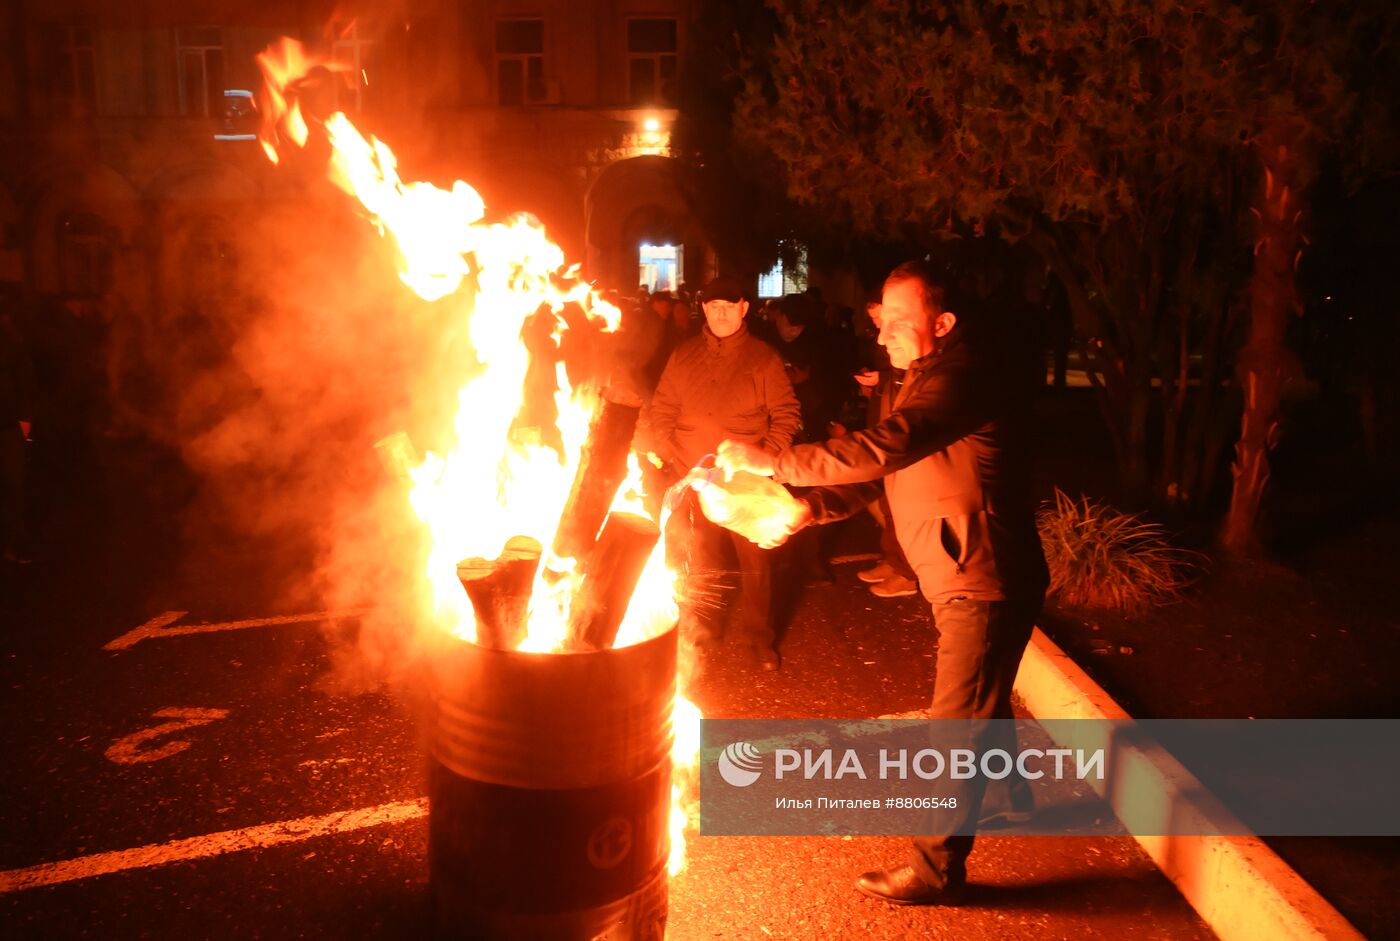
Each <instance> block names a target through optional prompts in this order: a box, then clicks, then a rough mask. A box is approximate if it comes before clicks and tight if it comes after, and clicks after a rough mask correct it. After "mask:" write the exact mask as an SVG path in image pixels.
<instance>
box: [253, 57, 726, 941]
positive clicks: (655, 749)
mask: <svg viewBox="0 0 1400 941" xmlns="http://www.w3.org/2000/svg"><path fill="white" fill-rule="evenodd" d="M259 64H260V66H261V67H262V70H263V74H264V77H265V78H266V84H267V88H266V90H265V93H264V95H263V96H262V98H261V100H260V102H259V104H260V110H261V112H262V114H263V118H264V127H263V134H262V141H263V146H264V149H265V150H266V152H267V153H268V156H269V157H270V158H271V159H272V160H273V161H274V162H280V161H281V160H282V159H283V156H284V154H285V153H286V152H288V150H289V148H304V147H305V146H306V144H307V141H308V139H309V138H310V137H311V136H313V135H317V136H320V137H324V140H325V142H326V143H327V144H328V145H329V149H328V151H329V154H330V158H329V164H328V167H327V170H328V174H329V176H330V179H331V180H332V181H333V182H334V183H335V184H336V185H337V186H339V187H340V188H341V189H343V190H344V191H345V192H347V193H349V194H350V195H352V196H354V197H356V198H357V199H358V200H359V201H360V203H361V204H362V205H363V207H364V209H365V211H366V214H367V216H368V217H369V220H370V221H371V222H372V223H373V224H374V225H375V226H377V227H378V228H379V230H380V231H381V232H383V233H384V234H385V235H386V236H387V237H389V238H391V239H392V240H393V242H394V244H395V246H396V248H397V249H398V255H399V261H400V277H401V278H402V280H403V281H404V283H405V284H407V285H408V286H409V287H410V288H412V289H413V290H414V291H415V292H416V293H417V294H418V295H419V296H421V297H422V298H424V299H425V300H427V301H433V302H436V303H437V304H439V305H450V308H449V307H447V306H440V307H437V308H435V310H437V311H441V310H444V309H451V310H454V311H456V312H457V313H459V314H460V318H461V319H460V321H459V323H461V324H463V325H464V326H465V333H466V334H467V336H468V337H469V345H470V353H471V360H472V362H471V366H470V368H469V369H468V370H466V373H467V375H466V376H465V377H464V376H455V377H453V378H452V389H453V390H455V395H456V402H457V408H456V412H455V415H454V416H452V420H451V423H450V425H449V426H446V427H441V428H434V429H428V430H427V434H426V435H425V437H424V440H432V441H435V442H447V444H446V445H444V446H441V447H439V448H438V449H436V450H432V451H428V452H426V453H425V454H424V455H423V456H422V457H421V458H420V457H419V456H418V455H417V454H416V453H415V452H414V451H413V449H412V447H411V446H409V445H408V443H407V439H406V437H404V436H401V435H400V436H393V437H392V438H391V439H386V442H382V443H381V444H384V445H385V446H384V447H382V448H381V453H382V454H384V455H385V457H386V460H388V461H389V462H390V463H391V464H393V465H394V466H396V467H397V468H398V470H399V472H400V473H401V474H402V475H403V476H404V477H406V478H407V479H408V480H409V481H410V486H409V487H408V488H407V493H408V499H407V501H406V503H405V507H404V509H405V512H408V513H412V514H414V515H415V516H416V517H417V519H418V520H419V521H420V523H421V530H422V538H423V543H422V545H421V546H420V547H419V549H420V550H421V556H422V558H423V559H424V568H423V578H422V585H421V590H419V591H418V593H417V594H418V597H419V599H420V602H421V604H420V612H419V614H420V620H422V621H424V622H427V623H430V624H431V625H433V628H434V632H435V633H436V635H437V641H436V643H435V644H434V645H433V646H434V651H435V654H434V661H433V668H432V672H433V677H434V682H435V689H434V691H433V692H434V696H433V699H434V702H435V710H436V715H435V717H434V722H433V728H434V733H435V734H434V740H433V743H432V747H431V753H432V754H431V757H430V774H429V778H430V781H429V790H430V816H429V834H430V840H429V842H430V851H429V857H430V866H431V873H430V881H431V884H432V888H433V894H434V900H435V906H436V910H437V912H438V915H439V919H440V927H441V929H442V930H443V933H444V934H449V935H456V936H461V937H485V938H495V937H501V938H548V939H560V941H566V939H571V938H578V939H595V938H604V939H652V938H656V939H659V938H661V937H662V936H663V934H664V927H665V919H666V899H667V877H668V872H670V873H674V871H676V869H677V868H678V861H679V859H680V851H681V847H682V844H683V841H682V840H681V834H682V830H683V824H684V822H685V821H684V816H683V815H682V814H680V813H679V812H678V810H677V808H676V803H677V800H678V795H679V790H680V789H679V788H678V786H677V785H676V783H675V782H673V780H672V770H673V767H675V762H676V761H677V756H678V755H679V756H681V758H680V761H681V763H686V762H693V761H694V760H695V755H696V752H697V751H698V741H697V738H698V734H697V733H698V729H697V726H698V713H696V712H695V711H694V708H693V707H691V706H690V705H689V704H688V703H686V702H685V701H684V700H683V699H682V698H681V697H679V696H678V694H677V691H676V639H675V638H676V632H675V624H676V619H677V609H676V602H675V591H674V577H673V575H672V573H670V572H668V571H667V570H666V567H665V559H664V552H663V550H662V547H661V546H660V540H659V533H660V529H661V527H660V526H659V525H658V521H656V520H653V519H652V518H650V517H649V516H648V515H647V514H646V512H645V510H643V509H642V503H641V500H640V499H639V492H640V487H641V484H640V480H641V475H640V471H639V469H638V468H637V465H636V461H635V459H634V458H633V459H630V460H629V455H628V449H627V444H628V441H629V439H630V433H631V429H630V422H631V420H633V419H634V418H635V413H632V414H628V412H627V411H626V410H625V409H624V410H618V409H616V408H613V407H610V406H607V405H601V404H600V401H601V399H600V397H599V396H598V395H597V394H596V393H595V392H594V391H593V390H592V389H578V390H576V389H573V388H572V387H571V385H570V383H569V380H568V376H567V375H566V373H565V371H564V370H563V369H562V368H560V369H557V370H556V372H557V375H550V373H549V370H548V368H547V367H544V366H542V364H543V363H547V362H549V361H550V360H552V359H554V358H556V357H555V356H554V354H555V353H557V350H558V345H559V340H560V337H561V335H562V334H563V333H564V331H565V330H567V329H570V325H571V324H572V325H575V326H577V325H580V324H581V325H582V326H583V328H584V329H587V330H589V331H592V332H594V333H595V334H598V335H601V334H602V333H606V332H607V331H611V330H613V329H615V328H616V326H617V324H618V320H619V312H618V310H617V309H616V308H615V307H613V306H612V305H610V304H607V303H606V302H604V301H603V300H602V299H601V298H600V297H599V296H598V295H597V294H596V293H595V292H594V291H593V289H592V286H591V285H589V284H588V283H586V282H584V281H582V280H581V279H580V278H579V277H578V274H577V269H576V268H575V267H566V266H565V264H564V257H563V253H562V252H561V251H560V250H559V248H558V247H557V246H556V245H554V244H553V243H552V242H551V241H550V240H549V239H548V238H547V237H546V236H545V233H544V230H543V228H542V227H541V226H540V225H539V224H538V222H536V221H535V220H533V218H531V217H527V216H515V217H509V218H506V219H504V220H501V221H494V222H488V221H486V219H485V206H484V204H483V203H482V201H481V199H480V197H479V196H478V195H477V194H476V191H475V190H473V189H472V188H471V187H470V186H468V185H467V184H466V183H463V182H461V181H457V182H456V183H454V184H453V186H452V187H451V188H450V189H448V190H443V189H439V188H437V187H435V186H432V185H431V184H427V183H405V182H404V181H402V180H401V179H400V178H399V177H398V174H397V171H396V165H395V158H394V155H393V153H392V151H390V150H389V148H388V147H387V146H386V145H385V144H384V143H383V142H381V141H378V140H375V139H374V138H372V137H370V138H366V137H365V136H363V135H362V134H361V133H360V132H359V131H358V130H357V129H356V128H355V126H354V125H353V124H352V123H351V122H350V121H349V120H348V119H347V118H346V117H345V115H343V114H340V113H335V114H331V115H328V116H324V117H317V116H313V115H308V114H305V113H303V110H302V106H301V103H300V100H299V90H300V88H301V86H302V84H303V83H304V82H305V81H308V80H309V79H308V76H309V75H311V74H312V73H313V72H316V73H317V74H320V75H325V74H327V73H329V74H335V73H337V72H339V71H342V70H343V64H342V63H336V62H334V61H329V60H326V59H318V58H317V57H315V56H313V55H310V54H309V53H308V52H307V51H306V50H305V49H304V48H303V47H301V46H300V44H298V43H295V42H294V41H292V40H285V39H284V40H281V41H280V42H279V43H278V44H276V45H274V46H273V47H271V48H269V49H268V50H267V51H266V52H265V53H263V54H262V55H261V56H260V57H259ZM310 152H312V151H308V153H310ZM460 333H461V331H460V330H456V331H454V336H455V335H457V334H460ZM531 343H533V344H534V345H535V349H534V350H533V352H534V354H535V355H533V356H532V350H531V348H530V347H529V344H531ZM541 345H543V346H545V347H549V349H547V350H546V351H545V352H546V355H544V356H541V355H539V354H540V349H539V347H540V346H541ZM541 388H547V389H548V392H547V393H546V400H545V401H543V402H541V401H538V396H537V397H536V400H535V401H530V400H529V397H528V396H527V394H526V390H530V389H533V390H535V391H536V393H538V391H539V390H540V389H541ZM550 393H552V394H550ZM680 716H684V717H685V720H684V722H679V721H678V717H680ZM678 729H679V730H681V731H683V732H685V735H684V736H682V738H683V740H684V741H685V743H686V744H685V747H684V748H678V747H677V745H676V738H677V736H676V732H677V730H678Z"/></svg>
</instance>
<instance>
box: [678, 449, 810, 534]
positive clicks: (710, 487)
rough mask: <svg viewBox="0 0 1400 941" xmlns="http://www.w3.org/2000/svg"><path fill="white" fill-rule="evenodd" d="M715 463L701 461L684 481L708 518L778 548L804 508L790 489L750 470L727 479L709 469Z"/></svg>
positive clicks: (708, 457) (726, 527) (707, 458)
mask: <svg viewBox="0 0 1400 941" xmlns="http://www.w3.org/2000/svg"><path fill="white" fill-rule="evenodd" d="M712 460H713V456H707V457H706V458H705V459H703V460H701V462H700V465H699V466H697V467H695V468H694V469H693V470H692V471H691V472H690V473H689V474H687V475H686V477H685V481H684V482H685V483H686V484H687V485H688V486H689V487H690V489H692V490H694V491H695V492H696V494H697V495H698V496H699V498H700V509H701V511H702V512H703V513H704V514H705V518H706V519H708V520H710V521H711V522H712V523H715V524H717V525H719V526H723V527H724V528H725V529H728V530H732V531H734V532H736V533H738V534H739V535H741V536H743V537H744V538H745V539H747V540H749V541H750V542H754V543H757V544H758V545H760V546H776V545H778V544H780V543H782V542H783V540H785V539H786V538H787V537H788V536H790V535H791V534H792V531H793V527H794V525H795V524H796V522H797V520H798V519H799V518H800V516H801V513H802V505H801V504H800V503H798V502H797V499H796V498H795V497H793V495H792V494H790V493H788V491H787V488H786V487H784V486H783V485H782V484H778V483H774V482H773V481H772V480H770V479H768V478H767V477H760V476H758V475H757V474H750V473H749V472H747V471H739V472H738V473H737V474H735V475H734V476H733V477H731V478H729V479H728V480H726V479H725V477H724V473H723V472H722V471H720V470H719V469H718V468H715V467H713V466H710V467H707V466H705V465H706V464H708V463H711V462H712Z"/></svg>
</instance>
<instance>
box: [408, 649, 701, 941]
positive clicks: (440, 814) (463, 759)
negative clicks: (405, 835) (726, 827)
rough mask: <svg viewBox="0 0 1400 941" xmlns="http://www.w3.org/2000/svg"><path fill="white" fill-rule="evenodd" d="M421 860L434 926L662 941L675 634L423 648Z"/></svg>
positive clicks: (507, 935)
mask: <svg viewBox="0 0 1400 941" xmlns="http://www.w3.org/2000/svg"><path fill="white" fill-rule="evenodd" d="M433 671H434V674H435V681H436V688H435V691H434V692H435V699H436V705H437V708H436V713H437V715H436V726H435V729H434V742H433V754H432V759H431V763H430V768H429V782H428V796H429V819H428V859H429V879H430V882H431V887H432V894H433V901H434V908H435V913H436V918H437V926H438V929H439V933H440V935H441V936H442V937H452V938H486V939H495V938H501V939H512V941H514V939H549V941H570V939H579V941H662V939H663V938H664V936H665V930H666V912H667V901H668V897H667V888H668V886H667V878H668V877H667V871H666V866H667V859H668V855H669V852H670V835H669V821H670V805H671V743H672V729H671V711H672V706H673V702H674V698H675V692H676V632H675V630H674V629H673V630H671V631H668V632H667V633H665V634H663V635H661V636H660V637H656V638H653V639H651V640H648V641H644V642H642V643H640V644H635V645H632V646H628V647H620V648H615V649H609V650H597V651H588V652H582V653H547V654H539V653H521V652H519V651H514V650H495V649H490V648H486V647H480V646H477V645H476V644H472V643H468V642H465V641H462V642H457V641H454V642H453V643H452V644H451V645H449V646H448V647H447V649H446V650H445V652H444V653H443V654H442V655H441V656H438V657H436V658H435V662H434V665H433Z"/></svg>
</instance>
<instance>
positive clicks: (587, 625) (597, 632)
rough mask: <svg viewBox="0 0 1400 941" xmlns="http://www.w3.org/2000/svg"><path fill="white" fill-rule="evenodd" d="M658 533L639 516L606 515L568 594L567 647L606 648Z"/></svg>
mask: <svg viewBox="0 0 1400 941" xmlns="http://www.w3.org/2000/svg"><path fill="white" fill-rule="evenodd" d="M660 538H661V530H660V529H659V528H658V527H657V525H656V524H655V523H653V522H652V521H651V520H649V519H647V518H646V517H644V516H638V515H636V514H634V513H609V514H608V519H607V522H606V523H604V524H603V531H602V532H601V533H599V534H598V542H597V544H596V545H594V546H593V551H592V552H591V554H590V555H589V558H588V565H587V566H586V567H585V569H584V574H583V581H582V583H581V584H580V585H579V588H578V592H577V594H575V596H574V603H573V608H572V616H571V617H570V622H569V636H568V642H567V643H568V646H569V647H570V648H571V649H573V650H606V649H608V648H609V647H611V646H612V645H613V643H614V641H616V640H617V630H618V628H619V627H621V626H622V618H623V616H624V615H626V614H627V605H628V603H629V602H630V601H631V600H632V593H633V592H634V591H636V589H637V581H638V579H640V578H641V577H642V569H644V568H645V567H646V564H647V559H648V558H650V557H651V551H652V549H654V548H656V543H657V540H659V539H660Z"/></svg>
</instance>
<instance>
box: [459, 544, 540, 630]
mask: <svg viewBox="0 0 1400 941" xmlns="http://www.w3.org/2000/svg"><path fill="white" fill-rule="evenodd" d="M540 552H541V547H540V544H539V543H538V542H536V541H535V540H533V539H531V538H529V537H528V536H512V537H511V538H510V540H509V541H508V542H507V543H506V547H505V549H503V550H502V551H501V554H500V555H499V556H498V557H496V558H494V559H464V560H462V561H461V562H459V563H457V577H458V578H459V579H460V580H461V582H462V587H463V588H465V589H466V590H467V597H468V598H470V599H471V601H472V608H473V609H474V610H475V613H476V642H477V643H478V644H480V645H481V646H482V647H494V648H495V649H497V650H514V649H515V648H516V647H518V646H520V642H521V641H522V640H524V639H525V630H526V623H527V620H528V618H527V615H528V613H529V608H530V589H531V588H532V587H533V585H534V582H535V569H536V568H538V567H539V563H540Z"/></svg>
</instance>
